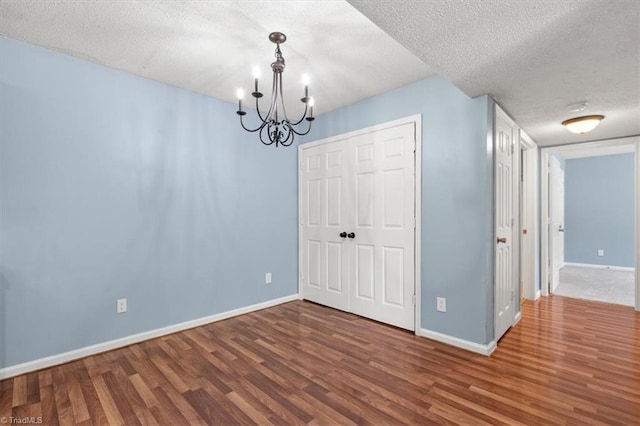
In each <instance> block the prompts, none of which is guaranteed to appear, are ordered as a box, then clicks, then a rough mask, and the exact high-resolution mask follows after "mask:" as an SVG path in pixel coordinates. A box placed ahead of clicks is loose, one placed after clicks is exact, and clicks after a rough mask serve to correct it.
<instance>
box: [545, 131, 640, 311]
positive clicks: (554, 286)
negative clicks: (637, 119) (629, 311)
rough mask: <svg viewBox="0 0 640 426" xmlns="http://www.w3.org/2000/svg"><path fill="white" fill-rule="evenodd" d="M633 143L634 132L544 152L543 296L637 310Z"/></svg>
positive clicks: (635, 155)
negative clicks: (559, 170)
mask: <svg viewBox="0 0 640 426" xmlns="http://www.w3.org/2000/svg"><path fill="white" fill-rule="evenodd" d="M639 142H640V138H638V137H632V138H621V139H615V140H609V141H598V142H590V143H583V144H575V145H568V146H560V147H552V148H544V149H543V150H542V154H541V160H542V164H541V181H542V197H541V200H542V222H543V223H542V232H543V234H542V246H541V257H542V258H541V278H542V279H541V291H542V294H543V295H545V296H547V295H550V294H557V295H563V296H569V297H578V298H586V299H591V300H600V301H605V302H609V303H621V304H626V305H630V306H634V305H635V307H636V309H637V310H640V294H639V293H640V292H639V291H638V289H639V288H640V285H639V282H638V276H637V272H636V271H637V264H638V253H637V248H636V247H637V245H638V231H639V229H638V226H637V221H638V217H637V213H636V211H637V203H638V193H637V191H638V182H637V181H638V174H637V171H636V169H637V163H638V152H637V145H638V143H639ZM559 164H561V165H562V166H561V167H560V169H561V170H562V171H561V173H558V171H557V169H558V165H559ZM560 175H562V176H564V179H561V178H560V177H559V176H560ZM565 185H566V189H565ZM620 193H624V194H620ZM623 195H624V196H623ZM559 197H562V199H558V198H559ZM634 198H635V199H634ZM634 227H635V229H634ZM634 252H635V253H634ZM565 254H566V256H565Z"/></svg>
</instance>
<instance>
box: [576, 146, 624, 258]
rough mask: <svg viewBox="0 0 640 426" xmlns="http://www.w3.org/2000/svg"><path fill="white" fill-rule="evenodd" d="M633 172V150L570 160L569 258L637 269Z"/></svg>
mask: <svg viewBox="0 0 640 426" xmlns="http://www.w3.org/2000/svg"><path fill="white" fill-rule="evenodd" d="M634 173H635V172H634V154H618V155H607V156H603V157H589V158H577V159H568V160H566V162H565V175H564V179H565V229H566V230H565V245H564V247H565V261H566V262H574V263H590V264H598V265H610V266H625V267H635V238H634V235H635V223H634V220H635V219H634V217H635V216H634V210H635V207H634V202H635V200H634V193H633V192H634V180H635V178H634V176H635V174H634ZM598 249H603V250H604V257H599V256H598V255H597V254H598Z"/></svg>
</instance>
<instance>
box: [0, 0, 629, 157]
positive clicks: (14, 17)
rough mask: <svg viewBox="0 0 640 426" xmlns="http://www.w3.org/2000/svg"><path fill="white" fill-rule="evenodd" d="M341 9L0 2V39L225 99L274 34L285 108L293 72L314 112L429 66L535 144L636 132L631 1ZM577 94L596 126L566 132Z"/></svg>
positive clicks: (334, 1)
mask: <svg viewBox="0 0 640 426" xmlns="http://www.w3.org/2000/svg"><path fill="white" fill-rule="evenodd" d="M349 2H350V3H351V4H352V5H354V6H355V7H356V8H357V10H356V9H355V8H354V7H352V6H351V5H350V4H349V3H347V2H346V1H345V0H315V1H312V0H299V1H295V0H288V1H287V0H281V1H267V0H264V1H256V0H252V1H195V0H194V1H180V2H178V1H107V0H105V1H99V0H95V1H86V0H85V1H82V0H78V1H70V0H67V1H56V2H52V1H26V0H24V1H12V0H0V34H2V35H6V36H8V37H11V38H15V39H19V40H24V41H27V42H29V43H33V44H38V45H41V46H45V47H48V48H51V49H54V50H58V51H61V52H64V53H67V54H70V55H73V56H77V57H80V58H84V59H87V60H90V61H93V62H96V63H99V64H103V65H106V66H110V67H113V68H117V69H121V70H125V71H128V72H131V73H134V74H138V75H142V76H144V77H148V78H151V79H154V80H158V81H162V82H166V83H169V84H172V85H175V86H179V87H183V88H186V89H189V90H193V91H195V92H199V93H204V94H207V95H210V96H214V97H217V98H220V99H224V100H228V101H233V102H235V90H236V88H237V87H240V86H244V88H245V89H246V90H247V91H249V90H250V89H251V84H252V76H251V69H252V68H253V67H254V66H255V65H259V66H260V67H261V69H262V73H263V75H264V76H265V77H268V73H269V68H268V67H269V64H270V63H271V62H272V60H273V50H274V45H273V44H271V43H270V42H269V41H268V39H267V36H268V34H269V33H270V32H271V31H282V32H284V33H285V34H286V35H287V36H288V41H287V42H286V43H285V44H283V45H282V51H283V54H284V56H285V58H286V60H287V69H286V71H285V76H284V80H285V86H286V87H285V98H286V99H288V100H289V102H288V108H289V109H290V112H291V110H292V109H293V108H291V107H290V106H289V104H290V103H291V99H297V98H299V97H301V95H302V92H301V91H302V86H301V84H300V76H301V74H303V73H309V74H310V75H311V77H312V84H311V87H312V94H313V95H314V97H315V98H316V102H317V107H316V111H317V112H318V113H322V112H326V111H330V110H332V109H334V108H337V107H340V106H343V105H348V104H351V103H354V102H356V101H358V100H361V99H364V98H367V97H370V96H373V95H375V94H378V93H382V92H385V91H387V90H390V89H393V88H395V87H398V86H401V85H404V84H407V83H410V82H412V81H415V80H418V79H421V78H424V77H427V76H429V75H431V74H432V73H433V72H438V73H439V74H441V75H443V76H444V77H445V78H447V79H449V80H450V81H452V82H453V83H454V84H455V85H456V86H458V87H460V88H461V89H462V90H464V91H465V92H466V93H467V94H468V95H470V96H478V95H482V94H489V95H491V96H492V97H493V98H494V99H496V100H497V101H498V103H500V105H501V106H502V107H503V108H505V109H506V111H507V112H508V113H509V114H510V115H511V116H512V117H513V118H514V119H515V120H516V122H518V124H520V125H521V126H522V127H523V128H524V129H525V131H526V132H527V133H528V134H529V135H530V136H531V137H532V138H533V139H534V140H535V141H536V142H538V144H539V145H543V146H544V145H556V144H562V143H571V142H579V141H585V140H594V139H607V138H613V137H619V136H629V135H637V134H640V1H637V0H483V1H480V0H456V1H452V0H429V1H421V0H414V1H410V0H406V1H402V0H380V1H372V0H349ZM358 10H359V11H360V12H362V13H360V12H359V11H358ZM363 14H364V15H366V16H367V17H368V18H369V19H371V21H373V23H372V22H371V21H370V20H369V19H367V17H365V16H363ZM374 23H375V24H374ZM383 30H384V31H383ZM391 36H392V37H393V38H391ZM394 39H395V40H398V41H395V40H394ZM400 43H401V44H402V45H403V46H405V47H406V48H407V49H408V50H407V49H405V48H403V47H402V45H401V44H400ZM409 51H411V52H413V53H410V52H409ZM414 55H415V56H414ZM418 58H419V59H418ZM263 80H266V79H263ZM264 83H265V84H263V85H262V88H265V87H266V85H267V84H266V81H264ZM263 91H264V92H268V91H267V90H263ZM583 100H586V101H588V102H589V107H588V108H587V109H586V110H585V111H584V112H583V114H603V115H605V116H606V118H605V120H604V121H603V122H602V123H601V125H600V126H599V127H598V128H596V130H594V131H593V132H591V133H588V134H586V135H573V134H571V133H569V132H568V131H566V130H565V129H564V128H563V127H562V126H561V125H560V122H561V121H562V120H564V119H566V118H569V117H571V116H574V115H575V114H574V113H571V112H570V108H568V107H567V105H568V104H571V103H574V102H578V101H583ZM291 115H293V114H291Z"/></svg>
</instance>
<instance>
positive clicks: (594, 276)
mask: <svg viewBox="0 0 640 426" xmlns="http://www.w3.org/2000/svg"><path fill="white" fill-rule="evenodd" d="M634 280H635V274H634V272H633V271H617V270H612V269H605V268H598V269H596V268H584V267H580V266H565V267H563V268H562V269H560V284H558V288H557V289H556V291H555V292H554V294H557V295H559V296H568V297H575V298H578V299H589V300H598V301H601V302H609V303H617V304H619V305H627V306H634V296H635V282H634Z"/></svg>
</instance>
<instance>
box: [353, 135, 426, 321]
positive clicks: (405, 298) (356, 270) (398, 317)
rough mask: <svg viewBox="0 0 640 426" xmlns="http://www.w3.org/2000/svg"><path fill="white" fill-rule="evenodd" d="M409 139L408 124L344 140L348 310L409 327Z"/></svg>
mask: <svg viewBox="0 0 640 426" xmlns="http://www.w3.org/2000/svg"><path fill="white" fill-rule="evenodd" d="M414 141H415V124H414V123H408V124H404V125H402V126H397V127H391V128H388V129H384V130H380V131H377V132H372V133H368V134H365V135H361V136H358V137H356V138H353V139H352V140H350V141H349V153H350V155H349V161H350V166H351V167H350V169H351V170H350V175H351V176H353V178H354V182H353V185H351V187H350V190H351V192H350V194H349V195H350V198H352V199H353V200H354V204H355V206H354V207H355V210H354V212H353V213H354V219H355V227H354V228H352V229H354V231H353V233H354V234H355V235H353V242H352V243H351V244H353V251H352V252H351V253H352V260H351V261H350V262H349V264H350V265H352V268H351V269H350V274H349V277H350V278H349V283H350V294H351V298H350V301H351V312H353V313H356V314H358V315H361V316H364V317H368V318H372V319H375V320H377V321H381V322H384V323H387V324H391V325H395V326H397V327H402V328H405V329H409V330H414V328H415V309H414V301H413V296H414V293H415V285H414V262H415V260H414V237H415V231H414V226H415V222H414V211H415V206H414V198H415V191H414V185H415V183H414V173H415V159H414V150H415V148H414ZM350 236H352V235H350Z"/></svg>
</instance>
